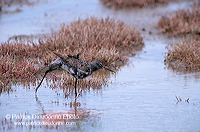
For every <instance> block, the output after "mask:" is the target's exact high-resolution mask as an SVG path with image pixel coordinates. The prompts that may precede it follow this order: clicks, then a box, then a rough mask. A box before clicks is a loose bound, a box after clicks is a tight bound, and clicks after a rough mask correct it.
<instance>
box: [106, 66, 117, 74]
mask: <svg viewBox="0 0 200 132" xmlns="http://www.w3.org/2000/svg"><path fill="white" fill-rule="evenodd" d="M103 68H105V69H106V70H108V71H111V72H114V73H116V72H115V71H113V70H110V69H109V68H108V67H107V66H103Z"/></svg>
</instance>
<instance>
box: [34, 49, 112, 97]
mask: <svg viewBox="0 0 200 132" xmlns="http://www.w3.org/2000/svg"><path fill="white" fill-rule="evenodd" d="M52 52H53V53H54V54H55V55H56V56H58V58H57V59H56V60H54V61H53V62H52V63H50V64H49V65H48V66H47V67H45V68H43V69H41V70H39V71H38V72H40V71H44V76H43V78H42V80H41V81H40V83H39V85H38V86H37V87H36V90H35V93H37V90H38V88H39V87H40V85H41V84H42V82H43V80H44V78H45V77H46V75H47V73H49V72H52V71H55V70H65V71H67V72H68V73H69V74H71V75H72V76H74V77H75V86H74V87H75V98H77V89H76V85H77V81H78V79H83V78H85V77H87V76H89V75H91V74H92V73H93V72H94V71H97V70H99V69H101V68H104V69H106V70H109V71H111V72H114V71H113V70H110V69H109V68H108V67H107V66H105V65H103V64H102V63H101V62H99V61H92V62H87V61H84V60H81V59H79V55H80V54H81V53H79V54H77V55H68V56H63V55H61V54H58V53H56V52H54V51H52ZM38 72H37V73H38ZM114 73H115V72H114Z"/></svg>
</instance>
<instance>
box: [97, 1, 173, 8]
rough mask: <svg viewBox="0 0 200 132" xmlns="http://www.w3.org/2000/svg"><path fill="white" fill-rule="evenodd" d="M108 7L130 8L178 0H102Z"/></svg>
mask: <svg viewBox="0 0 200 132" xmlns="http://www.w3.org/2000/svg"><path fill="white" fill-rule="evenodd" d="M101 1H102V2H103V3H104V4H105V5H106V6H107V7H115V8H130V7H144V6H147V5H150V4H155V3H167V2H170V1H176V0H101Z"/></svg>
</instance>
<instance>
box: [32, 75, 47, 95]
mask: <svg viewBox="0 0 200 132" xmlns="http://www.w3.org/2000/svg"><path fill="white" fill-rule="evenodd" d="M48 72H49V71H46V72H45V74H44V76H43V78H42V80H41V81H40V83H39V85H38V86H37V88H36V89H35V93H37V90H38V88H39V87H40V85H41V84H42V82H43V80H44V78H45V77H46V75H47V73H48Z"/></svg>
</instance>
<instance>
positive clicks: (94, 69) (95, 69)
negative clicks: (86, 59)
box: [91, 65, 101, 72]
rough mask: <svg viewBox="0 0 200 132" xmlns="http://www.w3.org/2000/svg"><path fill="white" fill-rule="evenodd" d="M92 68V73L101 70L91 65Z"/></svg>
mask: <svg viewBox="0 0 200 132" xmlns="http://www.w3.org/2000/svg"><path fill="white" fill-rule="evenodd" d="M91 66H92V68H91V69H92V72H94V71H97V70H99V69H101V67H99V66H97V65H91Z"/></svg>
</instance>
